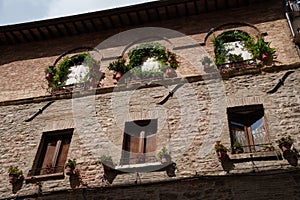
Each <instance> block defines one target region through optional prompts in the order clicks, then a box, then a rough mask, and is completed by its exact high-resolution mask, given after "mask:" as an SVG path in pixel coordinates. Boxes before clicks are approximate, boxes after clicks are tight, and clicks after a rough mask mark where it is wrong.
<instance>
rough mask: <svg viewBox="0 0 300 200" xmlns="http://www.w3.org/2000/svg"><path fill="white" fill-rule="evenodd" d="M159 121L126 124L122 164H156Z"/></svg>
mask: <svg viewBox="0 0 300 200" xmlns="http://www.w3.org/2000/svg"><path fill="white" fill-rule="evenodd" d="M156 132H157V119H151V120H137V121H132V122H126V123H125V131H124V139H123V151H122V158H121V164H138V163H147V162H148V163H149V162H155V161H156V158H155V150H156Z"/></svg>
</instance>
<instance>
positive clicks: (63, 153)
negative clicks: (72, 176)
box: [55, 139, 70, 172]
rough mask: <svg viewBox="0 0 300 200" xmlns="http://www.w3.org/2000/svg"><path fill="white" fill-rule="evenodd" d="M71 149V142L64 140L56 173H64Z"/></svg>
mask: <svg viewBox="0 0 300 200" xmlns="http://www.w3.org/2000/svg"><path fill="white" fill-rule="evenodd" d="M69 147H70V140H68V139H64V140H63V142H62V146H61V150H60V153H59V156H58V159H57V163H56V170H55V171H56V172H63V171H64V165H65V163H66V160H67V156H68V151H69Z"/></svg>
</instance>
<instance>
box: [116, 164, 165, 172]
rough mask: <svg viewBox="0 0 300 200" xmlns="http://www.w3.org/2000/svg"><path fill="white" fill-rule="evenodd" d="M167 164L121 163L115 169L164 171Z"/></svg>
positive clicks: (124, 170)
mask: <svg viewBox="0 0 300 200" xmlns="http://www.w3.org/2000/svg"><path fill="white" fill-rule="evenodd" d="M166 166H167V165H166V164H162V163H161V162H155V163H142V164H131V165H130V164H129V165H119V166H116V167H115V170H118V171H122V172H131V173H132V172H153V171H164V170H165V169H164V168H165V167H166Z"/></svg>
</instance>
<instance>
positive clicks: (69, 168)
mask: <svg viewBox="0 0 300 200" xmlns="http://www.w3.org/2000/svg"><path fill="white" fill-rule="evenodd" d="M75 167H76V159H69V160H68V162H67V163H66V165H65V172H66V175H68V176H70V175H72V174H74V169H75Z"/></svg>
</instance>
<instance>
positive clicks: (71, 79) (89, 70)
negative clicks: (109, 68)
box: [45, 52, 102, 90]
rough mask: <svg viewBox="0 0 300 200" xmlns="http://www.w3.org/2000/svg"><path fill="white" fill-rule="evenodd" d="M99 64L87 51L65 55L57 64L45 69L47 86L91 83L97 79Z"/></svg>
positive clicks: (58, 86)
mask: <svg viewBox="0 0 300 200" xmlns="http://www.w3.org/2000/svg"><path fill="white" fill-rule="evenodd" d="M99 68H100V64H99V62H98V61H96V60H95V59H94V58H93V57H92V56H91V55H90V54H89V53H88V52H83V53H80V54H77V55H74V56H71V57H69V56H66V57H65V58H64V59H63V61H62V62H60V63H59V64H58V65H51V66H49V67H48V68H46V69H45V73H46V79H47V81H48V86H49V88H51V89H52V90H57V89H60V88H62V87H64V86H69V85H79V84H84V85H93V84H94V83H95V81H97V80H98V81H99V80H100V77H101V76H102V73H100V72H99Z"/></svg>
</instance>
